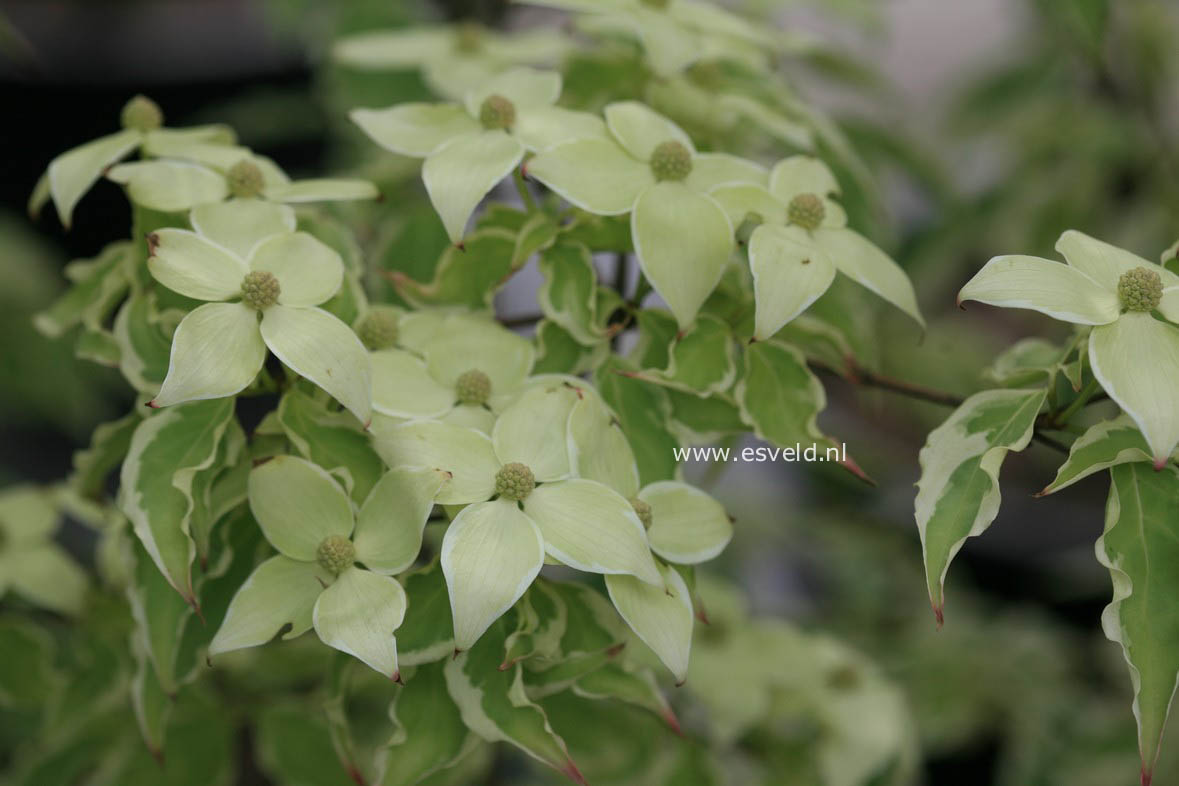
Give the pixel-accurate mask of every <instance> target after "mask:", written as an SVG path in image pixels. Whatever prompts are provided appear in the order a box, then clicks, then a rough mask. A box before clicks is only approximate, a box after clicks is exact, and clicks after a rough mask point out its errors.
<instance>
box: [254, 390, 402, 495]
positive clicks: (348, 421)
mask: <svg viewBox="0 0 1179 786" xmlns="http://www.w3.org/2000/svg"><path fill="white" fill-rule="evenodd" d="M331 406H332V405H331V404H330V403H328V402H321V401H317V400H316V399H314V398H312V397H311V396H310V395H307V394H306V393H303V392H301V391H299V390H298V389H297V388H292V389H290V390H288V391H287V392H286V393H285V394H284V395H283V397H282V399H281V400H280V401H279V402H278V409H277V410H276V412H277V418H278V425H279V426H281V427H282V433H283V434H284V435H286V438H287V439H288V440H290V441H291V444H292V445H293V446H294V448H295V450H296V451H298V452H299V454H300V455H302V456H303V458H305V459H307V460H308V461H313V462H315V463H316V464H318V465H319V466H321V467H323V468H324V469H326V470H327V471H328V473H329V474H331V475H332V476H333V477H335V478H336V479H338V480H339V481H340V483H341V484H342V485H343V486H344V488H345V489H346V490H347V491H348V493H349V494H350V495H351V497H352V499H353V501H354V502H355V503H356V504H361V503H363V502H364V500H365V499H366V498H367V497H368V495H369V492H371V491H372V488H373V486H374V485H376V483H377V481H378V480H379V479H380V478H381V475H382V474H383V473H384V467H383V466H382V464H381V459H380V457H379V456H377V454H376V451H375V450H373V447H372V442H371V440H370V439H369V435H368V434H367V433H365V432H364V430H363V429H361V428H360V424H358V423H357V422H356V418H354V417H352V415H350V414H348V413H347V412H338V411H335V410H334V409H332V408H331Z"/></svg>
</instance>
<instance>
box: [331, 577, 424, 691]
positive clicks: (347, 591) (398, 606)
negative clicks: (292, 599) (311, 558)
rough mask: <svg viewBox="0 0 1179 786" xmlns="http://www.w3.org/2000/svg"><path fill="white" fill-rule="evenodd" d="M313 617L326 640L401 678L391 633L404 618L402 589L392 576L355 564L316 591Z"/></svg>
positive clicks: (376, 667) (393, 676) (374, 667)
mask: <svg viewBox="0 0 1179 786" xmlns="http://www.w3.org/2000/svg"><path fill="white" fill-rule="evenodd" d="M311 619H312V624H314V626H315V632H316V633H317V634H319V638H320V640H321V641H322V642H323V643H324V644H326V645H328V646H329V647H332V648H334V649H337V650H339V651H340V652H346V653H348V654H349V655H352V656H354V657H355V658H357V659H359V660H361V661H363V662H364V663H365V664H366V665H368V666H369V667H370V668H372V669H373V670H374V671H376V672H378V673H380V674H384V675H385V676H386V677H388V678H389V679H391V680H394V681H396V680H398V679H400V677H401V675H400V673H399V672H398V670H397V639H396V638H394V636H393V631H395V630H397V628H398V627H400V626H401V621H402V620H403V619H405V590H403V589H402V588H401V585H400V584H398V583H397V580H396V579H394V578H392V577H390V576H381V575H379V574H376V573H373V572H371V571H368V570H362V569H361V568H358V567H356V566H355V565H353V566H352V567H350V568H348V569H347V570H345V571H344V572H342V573H341V574H340V575H339V576H337V577H336V580H335V581H334V582H332V585H331V586H330V587H328V588H327V589H325V590H324V591H323V592H322V593H321V594H320V596H319V599H318V600H317V601H315V610H314V611H313V612H312V617H311Z"/></svg>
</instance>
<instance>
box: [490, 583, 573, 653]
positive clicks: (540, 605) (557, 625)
mask: <svg viewBox="0 0 1179 786" xmlns="http://www.w3.org/2000/svg"><path fill="white" fill-rule="evenodd" d="M568 618H569V610H568V608H567V607H566V606H565V602H564V601H563V600H562V599H561V596H560V595H558V594H557V593H556V591H555V590H554V589H553V586H552V584H551V583H550V582H547V581H543V580H541V581H535V582H533V583H532V586H530V587H529V588H528V591H527V592H525V593H524V596H523V597H522V598H521V599H520V602H519V603H517V604H516V628H515V630H513V631H512V632H511V633H510V634H508V638H507V639H506V640H505V641H504V662H503V664H502V665H501V666H500V668H501V669H502V668H505V667H507V666H512V665H514V664H516V663H519V662H520V661H522V660H528V659H538V660H539V661H541V662H543V661H548V660H551V659H554V658H555V659H558V660H559V659H560V648H561V639H562V638H564V636H565V628H566V624H567V622H568Z"/></svg>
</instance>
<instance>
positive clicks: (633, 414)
mask: <svg viewBox="0 0 1179 786" xmlns="http://www.w3.org/2000/svg"><path fill="white" fill-rule="evenodd" d="M630 370H631V369H629V368H627V367H626V366H625V365H624V364H623V362H622V361H621V360H620V359H619V358H617V357H611V358H609V359H607V360H606V362H604V363H603V364H602V365H601V366H600V367H599V368H598V370H597V371H596V372H595V374H594V385H595V387H597V389H598V391H599V392H600V393H601V394H602V398H603V399H605V401H606V403H607V404H609V405H610V408H611V409H612V410H614V412H615V414H617V415H618V422H619V425H621V426H622V432H623V433H624V434H625V435H626V439H627V441H628V442H629V443H630V446H631V447H632V448H633V449H634V452H635V461H636V462H638V465H639V478H640V479H641V481H642V482H643V483H644V484H646V483H652V482H654V481H656V480H668V479H670V478H672V477H674V476H675V472H676V467H677V465H678V462H677V461H676V459H675V453H674V449H675V448H677V447H679V441H678V440H677V439H676V438H675V436H674V435H672V433H671V431H670V430H669V427H668V418H669V416H670V414H671V404H670V402H669V401H668V398H667V392H666V391H664V390H662V389H661V388H659V387H656V386H653V385H648V384H646V383H644V382H641V381H639V380H637V379H631V378H628V377H626V376H624V375H623V374H622V373H619V372H625V371H630Z"/></svg>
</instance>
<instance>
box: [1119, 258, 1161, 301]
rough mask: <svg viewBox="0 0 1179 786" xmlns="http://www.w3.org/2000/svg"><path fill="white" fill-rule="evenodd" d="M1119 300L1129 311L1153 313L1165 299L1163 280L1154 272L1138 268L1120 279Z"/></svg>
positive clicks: (1124, 274)
mask: <svg viewBox="0 0 1179 786" xmlns="http://www.w3.org/2000/svg"><path fill="white" fill-rule="evenodd" d="M1118 298H1119V299H1120V300H1121V301H1122V308H1124V309H1126V310H1127V311H1153V310H1154V309H1156V308H1158V305H1159V301H1160V300H1162V299H1163V280H1162V279H1161V278H1159V274H1158V273H1156V272H1154V271H1153V270H1149V269H1147V268H1144V267H1136V268H1134V269H1133V270H1131V271H1129V272H1126V273H1123V274H1122V277H1121V278H1120V279H1118Z"/></svg>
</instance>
